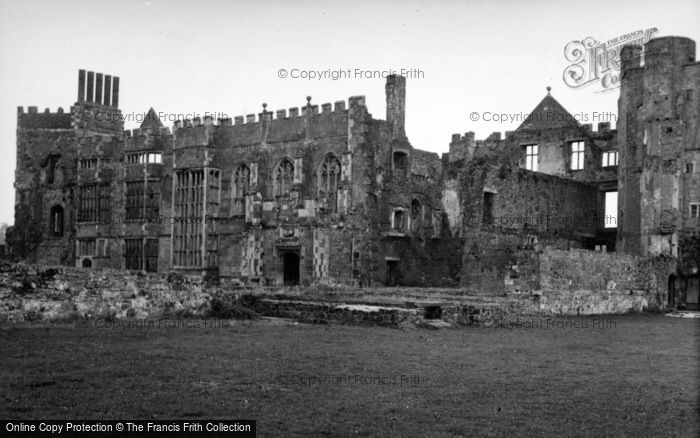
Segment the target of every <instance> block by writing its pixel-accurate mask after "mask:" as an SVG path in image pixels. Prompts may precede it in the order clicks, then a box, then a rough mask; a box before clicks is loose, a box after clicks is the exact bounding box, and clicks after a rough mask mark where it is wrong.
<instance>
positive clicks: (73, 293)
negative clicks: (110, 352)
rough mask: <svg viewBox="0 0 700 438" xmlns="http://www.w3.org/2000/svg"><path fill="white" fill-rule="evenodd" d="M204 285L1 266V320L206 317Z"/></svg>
mask: <svg viewBox="0 0 700 438" xmlns="http://www.w3.org/2000/svg"><path fill="white" fill-rule="evenodd" d="M209 307H210V297H209V294H208V293H207V292H205V291H204V286H203V284H202V283H201V282H194V283H192V282H189V281H187V280H186V279H182V278H175V277H171V278H169V279H167V278H165V277H163V276H159V275H144V274H132V273H129V272H128V271H117V270H108V269H103V270H89V269H79V268H69V267H64V266H60V267H49V266H46V267H38V266H27V265H2V266H0V321H10V322H21V321H26V320H50V321H62V320H63V321H71V320H75V319H79V318H103V319H113V318H137V319H146V318H156V317H166V316H170V317H178V316H188V315H195V316H196V315H200V316H203V315H205V314H206V312H207V311H208V310H209Z"/></svg>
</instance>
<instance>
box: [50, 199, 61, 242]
mask: <svg viewBox="0 0 700 438" xmlns="http://www.w3.org/2000/svg"><path fill="white" fill-rule="evenodd" d="M50 226H51V235H53V237H61V236H63V207H61V206H60V205H54V206H53V207H51V214H50Z"/></svg>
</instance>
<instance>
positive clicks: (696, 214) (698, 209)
mask: <svg viewBox="0 0 700 438" xmlns="http://www.w3.org/2000/svg"><path fill="white" fill-rule="evenodd" d="M690 217H691V218H692V219H697V218H700V203H692V204H690Z"/></svg>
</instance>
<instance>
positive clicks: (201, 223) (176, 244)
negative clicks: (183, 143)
mask: <svg viewBox="0 0 700 438" xmlns="http://www.w3.org/2000/svg"><path fill="white" fill-rule="evenodd" d="M220 187H221V172H220V171H219V170H217V169H209V168H205V169H187V170H181V171H179V172H177V173H176V174H175V191H174V193H173V201H174V224H173V241H172V247H173V264H174V266H175V267H177V268H190V267H214V266H216V265H217V263H218V260H217V251H218V246H217V245H218V242H217V234H216V220H215V218H216V216H217V215H218V209H219V203H220V196H221V190H220Z"/></svg>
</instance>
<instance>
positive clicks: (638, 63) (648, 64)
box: [620, 36, 695, 72]
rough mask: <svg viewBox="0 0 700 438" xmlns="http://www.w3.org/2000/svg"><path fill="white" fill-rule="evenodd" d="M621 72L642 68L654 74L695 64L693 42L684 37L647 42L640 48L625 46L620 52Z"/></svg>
mask: <svg viewBox="0 0 700 438" xmlns="http://www.w3.org/2000/svg"><path fill="white" fill-rule="evenodd" d="M620 61H621V64H622V65H621V69H622V71H627V70H631V69H635V68H644V69H645V70H652V71H654V72H661V71H663V70H664V69H668V68H672V67H679V66H683V65H686V64H691V63H693V62H695V41H693V40H692V39H690V38H685V37H674V36H668V37H661V38H654V39H652V40H649V42H648V43H646V44H645V45H644V47H643V48H642V47H641V46H639V45H627V46H624V47H623V48H622V50H621V51H620Z"/></svg>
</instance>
